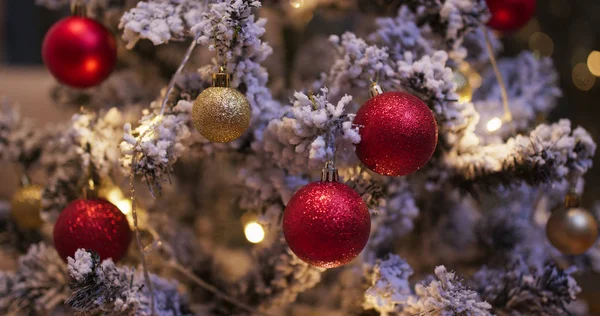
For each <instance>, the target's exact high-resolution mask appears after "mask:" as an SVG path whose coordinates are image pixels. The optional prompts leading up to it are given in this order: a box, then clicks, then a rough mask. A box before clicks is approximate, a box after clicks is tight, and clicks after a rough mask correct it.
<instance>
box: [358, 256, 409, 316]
mask: <svg viewBox="0 0 600 316" xmlns="http://www.w3.org/2000/svg"><path fill="white" fill-rule="evenodd" d="M412 274H413V270H412V268H411V267H410V265H408V263H406V261H404V260H403V259H402V258H400V257H399V256H397V255H393V254H390V255H389V257H387V258H386V259H385V260H377V262H376V263H375V265H374V266H373V267H372V268H371V269H370V270H369V278H370V279H371V286H370V287H369V288H368V289H367V291H366V292H365V302H364V304H363V307H364V308H365V309H374V310H376V311H378V312H379V313H380V314H382V315H387V314H388V313H391V312H398V311H399V309H400V310H401V307H402V306H403V305H404V304H406V302H407V301H408V299H409V297H410V296H411V295H412V291H411V286H410V283H409V282H408V278H409V277H410V276H411V275H412ZM399 307H400V308H399Z"/></svg>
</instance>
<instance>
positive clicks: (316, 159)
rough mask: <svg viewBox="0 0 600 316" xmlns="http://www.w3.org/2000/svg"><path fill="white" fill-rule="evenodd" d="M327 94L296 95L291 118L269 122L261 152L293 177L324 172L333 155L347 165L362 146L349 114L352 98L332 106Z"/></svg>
mask: <svg viewBox="0 0 600 316" xmlns="http://www.w3.org/2000/svg"><path fill="white" fill-rule="evenodd" d="M328 92H329V90H328V89H327V88H323V89H322V90H321V92H320V93H319V94H316V95H310V94H309V95H306V94H304V93H302V92H296V93H295V94H294V100H293V101H292V102H293V106H292V107H291V108H289V112H288V114H287V115H286V116H284V117H283V118H282V119H274V120H272V121H270V122H269V124H268V126H267V127H266V128H265V130H264V132H263V135H262V142H261V143H260V145H261V148H260V149H261V150H262V151H264V152H265V153H266V154H267V155H268V156H269V157H270V158H271V159H272V160H273V161H274V162H275V163H276V164H277V165H278V166H280V167H281V168H285V169H286V170H287V171H289V172H290V173H292V174H301V173H303V172H305V170H306V169H307V168H309V169H316V168H322V166H323V165H324V163H325V161H327V160H333V159H334V155H335V156H336V157H337V158H340V159H341V160H343V161H348V160H349V159H350V156H351V155H353V152H354V145H355V144H357V143H359V142H360V135H359V134H358V127H356V126H353V125H352V121H353V119H354V114H348V113H347V112H346V108H347V107H348V104H350V102H351V101H352V97H351V96H348V95H346V96H344V97H342V98H341V99H340V100H339V101H338V103H337V104H332V103H330V102H329V100H328ZM256 145H258V144H255V147H256ZM336 149H337V151H336Z"/></svg>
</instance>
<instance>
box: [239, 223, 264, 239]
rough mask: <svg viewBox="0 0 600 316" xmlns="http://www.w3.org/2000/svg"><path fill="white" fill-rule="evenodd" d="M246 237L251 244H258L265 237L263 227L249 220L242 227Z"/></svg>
mask: <svg viewBox="0 0 600 316" xmlns="http://www.w3.org/2000/svg"><path fill="white" fill-rule="evenodd" d="M244 234H245V235H246V239H248V241H249V242H251V243H253V244H258V243H259V242H261V241H263V239H265V229H264V228H263V227H262V225H260V224H259V223H257V222H249V223H248V224H246V226H245V227H244Z"/></svg>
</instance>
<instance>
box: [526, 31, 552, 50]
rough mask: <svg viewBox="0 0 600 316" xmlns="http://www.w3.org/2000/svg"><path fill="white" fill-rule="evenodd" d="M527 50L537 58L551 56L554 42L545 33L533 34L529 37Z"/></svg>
mask: <svg viewBox="0 0 600 316" xmlns="http://www.w3.org/2000/svg"><path fill="white" fill-rule="evenodd" d="M529 49H530V50H532V51H533V52H534V53H535V54H536V55H538V56H551V55H552V52H554V42H553V41H552V38H550V36H548V34H546V33H542V32H535V33H533V34H531V36H530V37H529Z"/></svg>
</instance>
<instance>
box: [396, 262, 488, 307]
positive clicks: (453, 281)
mask: <svg viewBox="0 0 600 316" xmlns="http://www.w3.org/2000/svg"><path fill="white" fill-rule="evenodd" d="M435 276H436V280H433V281H431V282H430V283H429V284H427V285H424V284H417V285H416V286H415V292H416V297H411V298H410V299H409V301H408V303H407V305H406V307H405V309H404V310H403V314H402V315H417V314H424V315H443V316H446V315H447V316H450V315H457V314H466V315H474V316H485V315H492V314H491V312H490V309H491V307H492V306H491V305H490V304H488V303H487V302H485V301H484V300H482V298H480V296H479V295H478V294H477V292H475V291H473V290H471V289H469V288H468V287H466V286H465V285H464V284H463V282H462V281H461V280H460V279H459V278H458V276H456V274H455V273H454V272H450V271H447V270H446V268H445V267H444V266H439V267H436V268H435Z"/></svg>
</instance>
